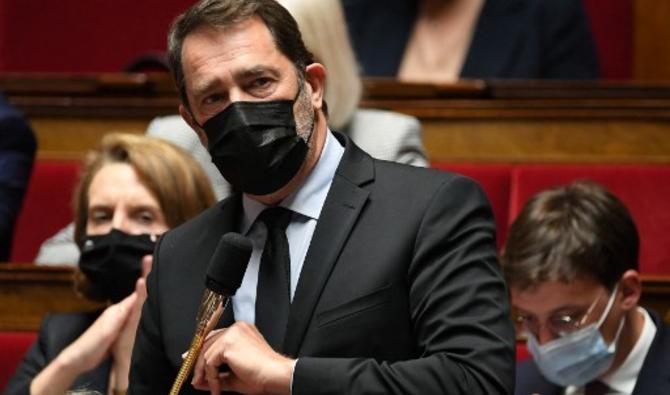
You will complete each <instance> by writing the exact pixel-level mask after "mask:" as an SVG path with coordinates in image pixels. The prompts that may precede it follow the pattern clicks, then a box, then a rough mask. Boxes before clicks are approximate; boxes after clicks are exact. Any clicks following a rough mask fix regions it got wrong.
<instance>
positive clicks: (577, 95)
mask: <svg viewBox="0 0 670 395" xmlns="http://www.w3.org/2000/svg"><path fill="white" fill-rule="evenodd" d="M0 90H3V91H4V92H6V94H7V96H8V98H9V99H10V100H11V101H12V102H13V103H15V104H16V105H17V106H18V107H20V108H21V109H22V110H23V111H24V112H25V113H26V114H27V115H28V117H29V118H30V120H31V121H32V123H33V126H34V128H35V129H36V133H37V136H38V141H39V151H38V157H39V158H49V159H58V158H65V159H72V158H76V157H80V156H81V155H82V154H83V152H84V151H86V150H88V149H90V148H92V147H93V146H95V143H96V141H98V139H99V138H100V136H102V135H104V134H105V133H109V132H111V131H130V132H133V133H142V132H143V131H144V130H145V129H146V125H147V124H148V123H149V121H150V120H151V119H152V118H153V117H155V116H158V115H167V114H176V112H177V106H178V103H179V100H178V98H177V95H176V92H175V91H174V87H173V86H172V82H171V81H170V79H169V78H167V77H165V76H161V75H144V74H129V75H125V74H101V75H98V76H95V75H83V76H78V75H21V74H9V75H0ZM365 92H366V94H365V97H364V100H363V102H362V106H363V107H369V108H380V109H387V110H391V111H397V112H401V113H406V114H409V115H413V116H415V117H417V118H419V120H420V121H421V123H422V125H423V127H424V131H425V135H424V138H425V144H426V147H427V150H428V153H429V156H430V160H432V161H466V162H481V161H489V162H492V161H495V162H501V161H502V162H517V163H518V162H619V163H621V162H636V163H640V162H650V163H659V162H662V163H668V162H670V83H642V82H636V83H631V82H579V83H578V82H557V81H507V82H501V81H495V82H484V81H459V82H458V83H455V84H402V83H398V82H396V81H393V80H385V79H368V80H366V81H365Z"/></svg>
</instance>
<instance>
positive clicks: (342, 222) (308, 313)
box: [283, 135, 374, 356]
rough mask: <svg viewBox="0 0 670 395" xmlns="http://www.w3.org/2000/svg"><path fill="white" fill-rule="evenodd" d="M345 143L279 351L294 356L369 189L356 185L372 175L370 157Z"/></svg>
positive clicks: (347, 141)
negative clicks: (281, 348)
mask: <svg viewBox="0 0 670 395" xmlns="http://www.w3.org/2000/svg"><path fill="white" fill-rule="evenodd" d="M336 136H337V137H338V138H339V139H341V140H343V141H344V142H345V143H346V148H345V152H344V155H343V156H342V160H341V161H340V165H339V166H338V169H337V172H336V174H335V177H334V178H333V183H332V185H331V187H330V191H329V192H328V197H327V198H326V201H325V202H324V206H323V209H322V210H321V214H320V216H319V219H318V222H317V225H316V229H315V230H314V235H313V236H312V241H311V243H310V246H309V249H308V251H307V256H306V257H305V263H304V265H303V268H302V271H301V273H300V279H299V281H298V286H297V288H296V291H295V295H294V297H293V302H292V303H291V312H290V315H289V322H288V328H287V331H286V337H285V338H284V345H283V351H284V352H285V353H286V354H288V355H290V356H297V354H298V351H299V350H300V345H301V344H302V340H303V338H304V336H305V332H306V330H307V328H308V326H309V324H310V322H311V319H312V316H313V314H314V309H315V308H316V305H317V304H318V301H319V298H320V296H321V292H322V291H323V288H324V286H325V284H326V282H327V280H328V277H329V276H330V273H331V271H332V269H333V266H334V265H335V263H336V262H337V258H338V256H339V255H340V251H341V250H342V247H343V246H344V244H345V243H346V241H347V238H348V237H349V235H350V233H351V230H352V228H353V226H354V225H355V223H356V221H357V219H358V217H359V215H360V213H361V209H362V208H363V206H364V205H365V202H366V201H367V199H368V195H369V192H368V191H367V190H364V189H362V188H360V185H362V184H363V183H366V182H368V181H371V180H372V179H373V178H374V168H373V163H372V158H370V156H368V155H367V154H365V153H364V152H362V151H361V150H360V149H358V147H356V146H355V145H354V144H353V143H351V141H350V140H348V139H347V138H345V137H342V136H340V135H336Z"/></svg>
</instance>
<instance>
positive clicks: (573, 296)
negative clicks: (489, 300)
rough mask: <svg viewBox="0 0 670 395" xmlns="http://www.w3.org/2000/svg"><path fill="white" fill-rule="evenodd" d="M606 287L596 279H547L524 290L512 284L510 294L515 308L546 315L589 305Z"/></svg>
mask: <svg viewBox="0 0 670 395" xmlns="http://www.w3.org/2000/svg"><path fill="white" fill-rule="evenodd" d="M604 289H605V288H604V287H603V286H602V285H601V284H600V283H598V282H596V281H595V280H592V279H575V280H574V281H571V282H569V283H566V282H561V281H546V282H543V283H540V284H539V285H537V286H534V287H531V288H528V289H524V290H521V289H519V288H517V287H514V286H512V287H511V289H510V294H511V298H512V305H513V306H514V308H516V309H520V310H523V311H526V312H530V313H533V314H537V315H544V314H548V313H550V312H552V311H556V310H560V309H561V308H566V307H569V306H584V305H587V306H588V305H590V304H591V303H593V301H594V300H595V298H596V297H597V296H598V294H599V293H600V292H602V291H603V290H604Z"/></svg>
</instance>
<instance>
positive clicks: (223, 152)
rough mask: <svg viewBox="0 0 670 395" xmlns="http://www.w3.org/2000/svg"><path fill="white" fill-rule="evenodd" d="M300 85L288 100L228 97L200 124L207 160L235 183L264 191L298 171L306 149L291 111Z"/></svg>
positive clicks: (245, 189)
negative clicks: (233, 99) (226, 103)
mask: <svg viewBox="0 0 670 395" xmlns="http://www.w3.org/2000/svg"><path fill="white" fill-rule="evenodd" d="M301 91H302V89H300V90H299V91H298V95H296V98H295V99H294V100H275V101H261V102H234V103H231V104H230V105H229V106H228V107H226V109H224V110H223V111H221V112H220V113H218V114H217V115H215V116H214V117H212V118H210V119H209V120H207V122H205V123H204V124H203V126H202V128H203V129H204V130H205V133H207V138H208V140H209V153H210V154H211V155H212V162H213V163H214V165H215V166H216V167H217V168H218V169H219V171H220V172H221V175H222V176H223V177H224V178H225V179H226V180H227V181H228V182H229V183H230V184H231V185H232V186H233V187H234V188H235V189H237V190H239V191H242V192H245V193H250V194H253V195H267V194H269V193H273V192H275V191H277V190H279V189H280V188H282V187H283V186H284V185H286V184H287V183H288V182H289V181H290V180H291V179H292V178H293V177H294V176H295V175H296V174H297V173H298V170H300V167H301V166H302V164H303V162H304V161H305V157H306V156H307V151H308V146H307V143H306V142H305V140H304V139H303V138H301V137H300V136H299V134H298V132H297V129H296V123H295V117H294V114H293V106H294V104H295V103H296V101H297V100H298V99H299V96H300V92H301ZM311 127H312V128H313V127H314V124H313V120H312V126H311ZM310 133H311V132H310ZM310 136H311V134H310Z"/></svg>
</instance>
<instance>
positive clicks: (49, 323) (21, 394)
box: [4, 311, 111, 395]
mask: <svg viewBox="0 0 670 395" xmlns="http://www.w3.org/2000/svg"><path fill="white" fill-rule="evenodd" d="M100 313H101V312H100V311H97V312H93V313H59V314H49V315H47V316H46V317H45V318H44V320H43V321H42V325H41V326H40V331H39V335H38V337H37V340H35V343H34V344H33V345H32V346H31V347H30V349H29V350H28V352H27V353H26V355H25V357H24V358H23V361H22V362H21V365H19V367H18V368H17V369H16V372H15V373H14V376H12V378H11V379H10V380H9V383H8V384H7V387H5V392H4V394H5V395H27V394H29V393H30V382H31V381H32V380H33V379H34V378H35V376H37V374H38V373H39V372H41V371H42V369H44V368H45V367H46V366H47V365H48V364H49V363H51V361H53V360H54V358H56V356H58V354H60V352H61V351H63V349H64V348H65V347H67V346H69V345H70V344H71V343H72V342H74V341H75V340H77V338H78V337H79V336H80V335H81V334H82V333H84V332H85V331H86V330H87V329H88V328H89V327H90V326H91V324H93V322H94V321H95V320H96V319H97V318H98V317H99V316H100ZM110 368H111V359H109V358H108V359H106V360H105V361H104V362H103V363H101V364H100V365H99V366H98V367H97V368H95V369H93V370H90V371H88V372H86V373H84V374H82V375H81V376H79V377H78V378H77V380H76V381H75V382H74V384H73V385H72V387H71V389H86V390H95V391H99V392H101V393H103V394H106V393H107V384H108V382H109V372H110Z"/></svg>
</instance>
